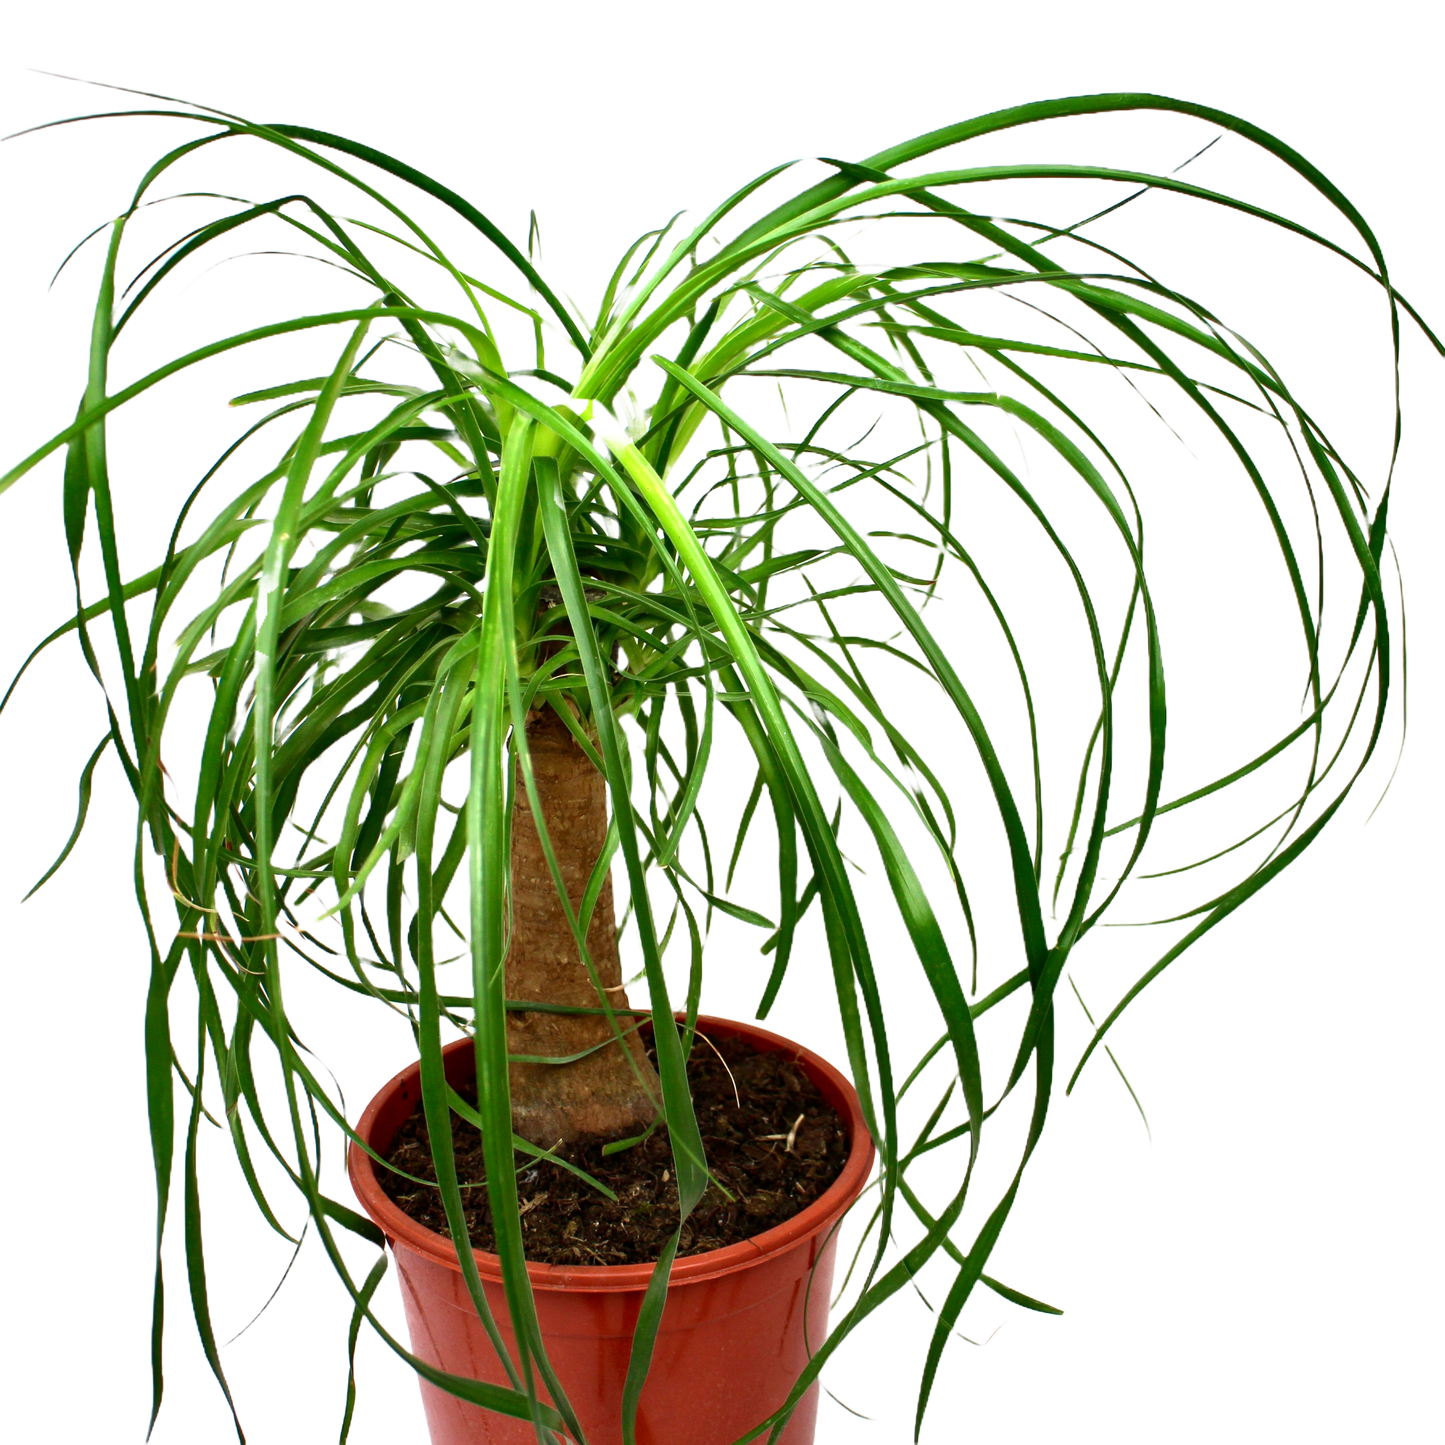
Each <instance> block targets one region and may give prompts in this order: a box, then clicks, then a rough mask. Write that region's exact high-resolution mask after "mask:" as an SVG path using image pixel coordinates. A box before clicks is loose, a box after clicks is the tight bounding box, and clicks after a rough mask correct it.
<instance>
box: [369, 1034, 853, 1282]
mask: <svg viewBox="0 0 1445 1445" xmlns="http://www.w3.org/2000/svg"><path fill="white" fill-rule="evenodd" d="M697 1022H698V1025H699V1026H700V1027H707V1028H712V1029H716V1030H717V1031H719V1032H722V1033H732V1034H734V1035H742V1036H743V1037H745V1038H747V1039H748V1040H749V1041H750V1042H752V1043H754V1044H755V1045H758V1046H760V1048H761V1051H762V1052H765V1053H782V1052H788V1053H791V1054H792V1055H793V1057H794V1058H795V1059H796V1061H797V1062H798V1063H800V1064H803V1065H804V1066H805V1067H806V1069H807V1071H808V1073H809V1074H810V1075H811V1076H812V1077H813V1079H814V1082H815V1083H819V1084H821V1085H823V1086H824V1090H825V1093H826V1094H832V1095H834V1097H833V1098H830V1099H829V1100H828V1102H829V1104H830V1105H831V1106H832V1107H833V1108H834V1109H835V1110H836V1112H837V1113H838V1114H839V1115H840V1116H841V1117H842V1119H843V1122H844V1126H845V1127H846V1128H847V1130H848V1158H847V1160H846V1161H845V1162H844V1165H843V1170H842V1172H841V1173H840V1174H839V1175H838V1177H837V1178H836V1179H835V1180H834V1181H833V1183H832V1184H830V1185H829V1186H828V1188H827V1189H826V1190H824V1191H823V1193H822V1194H820V1195H819V1196H818V1198H817V1199H815V1200H814V1201H813V1202H812V1203H811V1204H810V1205H808V1206H807V1208H805V1209H801V1210H799V1211H798V1213H797V1214H795V1215H794V1216H793V1217H792V1218H791V1219H786V1220H784V1221H783V1223H781V1224H779V1225H775V1226H774V1227H773V1228H772V1229H768V1230H764V1231H763V1232H762V1233H761V1234H755V1235H753V1236H752V1237H751V1238H749V1239H744V1240H740V1241H739V1242H738V1243H737V1244H730V1245H727V1246H726V1247H725V1248H723V1249H712V1250H706V1251H704V1252H703V1253H702V1254H689V1255H684V1256H683V1257H682V1258H681V1259H677V1260H675V1261H674V1262H673V1266H672V1273H671V1276H670V1277H669V1281H668V1283H669V1287H672V1286H673V1285H680V1284H690V1283H694V1282H697V1281H700V1280H705V1279H715V1278H717V1277H718V1276H720V1275H725V1274H732V1273H733V1272H735V1271H736V1270H740V1269H746V1268H748V1266H750V1265H753V1264H757V1263H759V1262H761V1261H762V1260H764V1259H766V1258H768V1257H770V1256H773V1255H778V1254H782V1253H784V1252H785V1251H787V1250H790V1249H794V1248H796V1247H797V1246H799V1245H801V1244H805V1243H806V1242H807V1241H808V1240H810V1239H812V1238H813V1236H814V1235H816V1234H818V1233H820V1232H821V1231H822V1230H824V1229H828V1228H831V1227H832V1226H833V1225H835V1224H836V1223H837V1222H838V1220H840V1219H841V1218H842V1216H843V1213H844V1211H845V1210H846V1209H847V1208H848V1207H849V1205H851V1204H852V1203H853V1201H854V1200H855V1199H856V1198H857V1197H858V1195H859V1194H860V1193H861V1192H862V1190H863V1186H864V1184H865V1183H866V1181H867V1179H868V1175H869V1174H870V1173H871V1172H872V1168H873V1154H874V1148H873V1139H872V1136H871V1135H870V1134H869V1132H868V1128H867V1125H866V1124H865V1123H864V1121H863V1110H862V1108H861V1107H860V1106H859V1103H858V1093H857V1090H855V1089H854V1087H853V1085H852V1084H851V1083H850V1082H849V1081H848V1079H847V1078H846V1077H844V1075H843V1074H842V1073H840V1072H839V1071H838V1070H837V1069H836V1068H834V1067H833V1065H832V1064H830V1063H829V1062H828V1061H827V1060H826V1059H824V1058H822V1057H821V1056H820V1055H818V1054H815V1053H814V1052H813V1051H812V1050H811V1049H807V1048H804V1047H803V1046H802V1045H801V1044H798V1043H794V1042H793V1040H792V1039H789V1038H785V1037H784V1036H783V1035H782V1034H775V1033H772V1032H771V1031H769V1030H768V1029H764V1028H759V1027H758V1025H757V1024H755V1023H750V1022H746V1021H742V1020H737V1019H724V1018H717V1017H715V1016H713V1015H707V1014H699V1015H698V1019H697ZM471 1042H472V1041H471V1039H470V1038H460V1039H456V1040H454V1041H453V1042H452V1043H450V1044H448V1045H447V1046H446V1048H445V1049H444V1050H443V1054H444V1055H445V1054H449V1053H452V1052H453V1051H457V1050H461V1049H464V1048H468V1047H470V1045H471ZM420 1072H421V1064H420V1061H416V1062H414V1063H411V1064H409V1065H408V1066H407V1067H406V1068H404V1069H403V1070H402V1071H401V1072H400V1073H398V1074H396V1075H395V1076H394V1077H393V1078H392V1079H391V1080H390V1081H389V1082H387V1083H386V1084H385V1085H384V1086H383V1087H382V1088H381V1089H380V1090H378V1092H377V1094H376V1097H375V1098H373V1099H372V1101H371V1103H370V1104H368V1105H367V1106H366V1111H365V1113H363V1114H362V1116H361V1118H360V1120H359V1121H358V1122H357V1125H356V1133H357V1135H358V1136H359V1137H360V1138H362V1139H365V1140H366V1141H367V1142H368V1143H370V1142H371V1135H372V1131H373V1130H374V1128H375V1127H376V1121H377V1117H378V1116H379V1115H380V1113H381V1111H382V1109H383V1108H384V1107H385V1106H386V1104H387V1103H388V1102H389V1101H390V1100H391V1098H392V1096H393V1095H394V1094H395V1093H396V1092H397V1091H398V1090H400V1089H402V1088H404V1087H406V1086H407V1085H408V1084H412V1083H414V1082H415V1081H416V1080H417V1078H418V1077H419V1075H420ZM829 1086H831V1087H829ZM347 1173H348V1174H349V1176H350V1178H351V1187H352V1189H353V1191H354V1192H355V1194H356V1197H357V1199H358V1201H359V1202H360V1204H361V1207H362V1208H363V1209H364V1210H365V1211H366V1213H367V1214H368V1215H370V1217H371V1219H372V1220H373V1221H374V1222H375V1223H376V1224H377V1225H379V1226H380V1228H381V1230H382V1232H383V1233H384V1234H385V1235H386V1237H387V1239H388V1241H389V1242H390V1243H391V1244H392V1246H393V1248H395V1246H396V1245H398V1244H404V1245H406V1246H407V1247H408V1248H410V1249H413V1250H415V1251H416V1252H417V1253H419V1254H421V1255H423V1256H425V1257H426V1258H427V1259H429V1260H431V1261H433V1262H434V1263H436V1264H440V1265H443V1266H445V1267H447V1268H449V1269H453V1270H456V1271H457V1272H458V1273H460V1272H461V1261H460V1260H459V1259H458V1258H457V1251H456V1247H455V1246H454V1245H453V1244H452V1241H451V1240H450V1239H449V1238H447V1237H446V1236H445V1235H441V1234H437V1233H436V1232H435V1231H433V1230H430V1229H427V1228H426V1226H425V1225H422V1224H418V1223H417V1222H416V1221H415V1220H414V1219H412V1218H411V1216H410V1215H408V1214H406V1213H405V1212H404V1211H403V1210H402V1209H400V1208H399V1207H398V1206H397V1205H396V1204H395V1203H393V1201H392V1200H391V1199H390V1198H389V1197H388V1196H387V1194H386V1192H385V1191H384V1190H383V1189H382V1187H381V1183H380V1181H379V1180H378V1179H377V1177H376V1167H375V1165H374V1163H373V1161H372V1158H371V1155H370V1154H368V1153H367V1152H366V1150H365V1149H363V1148H362V1147H361V1146H360V1145H358V1144H357V1143H356V1142H355V1141H353V1142H352V1143H351V1144H350V1145H349V1146H348V1149H347ZM473 1257H474V1258H475V1260H476V1263H477V1270H478V1272H479V1273H480V1274H481V1276H482V1278H483V1279H485V1280H488V1281H491V1282H499V1281H500V1280H501V1278H502V1261H501V1259H500V1258H499V1257H498V1256H497V1255H495V1254H489V1253H487V1252H486V1251H484V1250H480V1249H478V1250H474V1251H473ZM655 1268H656V1266H655V1265H654V1264H585V1265H584V1264H579V1265H559V1264H544V1263H541V1262H539V1261H529V1262H528V1264H527V1274H528V1277H529V1278H530V1280H531V1284H532V1288H533V1289H534V1290H535V1289H557V1290H592V1291H608V1292H611V1291H617V1290H643V1289H646V1288H647V1285H648V1282H649V1281H650V1280H651V1278H652V1272H653V1270H654V1269H655Z"/></svg>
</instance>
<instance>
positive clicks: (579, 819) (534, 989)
mask: <svg viewBox="0 0 1445 1445" xmlns="http://www.w3.org/2000/svg"><path fill="white" fill-rule="evenodd" d="M527 745H528V749H529V751H530V753H531V758H532V771H533V774H534V775H535V778H536V782H537V793H538V797H539V799H540V801H541V805H542V815H543V817H544V819H545V820H546V824H547V834H548V837H549V839H550V840H551V843H552V850H553V853H554V854H555V855H556V858H557V862H558V864H559V865H560V868H561V872H562V877H563V881H564V882H565V884H566V888H567V898H568V901H569V902H570V903H571V905H572V909H573V912H574V913H576V912H577V911H578V910H579V909H580V908H581V904H582V895H583V893H584V892H585V891H586V888H587V880H588V879H589V878H590V877H591V875H592V869H593V867H594V866H595V864H596V862H597V857H598V855H599V854H600V853H601V851H602V846H603V843H604V842H605V841H606V837H607V784H606V782H605V780H604V779H603V777H602V775H601V774H600V773H599V772H598V771H597V770H596V769H595V768H594V767H593V766H592V764H591V763H590V762H589V761H588V759H587V755H586V754H585V753H584V752H583V751H582V749H581V748H580V747H578V746H577V744H576V742H575V741H574V740H573V738H572V734H571V733H570V732H569V731H568V728H567V725H566V724H565V723H564V722H563V721H562V719H561V718H560V717H558V716H557V714H556V713H555V712H553V711H552V709H551V708H543V709H541V710H540V711H538V712H534V713H531V714H529V715H528V718H527ZM511 865H512V933H511V945H510V948H509V949H508V952H507V996H508V997H509V998H514V999H528V1000H536V1001H537V1002H539V1003H558V1004H570V1005H573V1006H577V1005H583V1006H587V1007H592V1008H595V1007H598V1006H599V1005H600V1004H601V1003H602V1000H601V999H600V998H599V997H598V993H597V989H596V987H594V985H593V982H592V979H591V976H590V975H589V974H588V971H587V966H586V964H584V963H583V962H582V959H581V957H580V955H579V953H578V950H577V946H576V943H575V941H574V939H573V937H572V932H571V930H570V929H569V928H568V927H567V919H566V915H565V914H564V913H563V911H562V904H561V900H560V899H559V898H558V896H557V889H556V885H555V884H554V883H553V881H552V874H551V870H550V869H549V868H548V867H547V858H546V854H545V853H543V851H542V842H541V838H540V837H539V836H538V833H537V826H536V823H535V821H534V820H533V817H532V809H531V805H530V803H529V801H528V798H527V792H526V789H525V787H524V786H523V783H522V777H521V769H520V766H519V767H518V771H517V780H516V797H515V801H514V804H513V810H512V859H511ZM587 946H588V949H589V951H590V952H591V955H592V962H593V965H594V966H595V968H596V970H597V974H598V978H599V981H600V983H601V985H602V987H603V988H604V989H605V990H606V991H607V998H608V1000H609V1001H610V1003H611V1004H612V1007H613V1008H614V1009H616V1010H617V1012H618V1015H619V1018H618V1023H619V1024H620V1025H621V1027H622V1028H624V1029H626V1028H627V1027H628V1026H629V1025H630V1024H631V1023H632V1022H633V1020H632V1019H631V1018H630V1017H629V1016H628V1015H627V1012H626V1010H627V994H626V991H625V990H624V989H623V988H622V964H621V961H620V960H619V958H618V954H617V924H616V916H615V914H614V911H613V905H612V880H611V878H610V877H609V878H607V879H605V880H604V881H603V884H602V891H601V893H600V894H599V895H598V898H597V906H596V907H595V908H594V909H593V911H592V920H591V923H590V925H589V927H588V930H587ZM507 1044H508V1048H509V1050H510V1052H511V1053H513V1054H545V1055H552V1056H558V1055H568V1054H576V1053H580V1052H582V1050H584V1049H590V1048H594V1047H595V1046H596V1045H598V1044H602V1045H603V1047H602V1048H599V1049H597V1050H596V1052H595V1053H591V1054H588V1055H587V1057H586V1058H583V1059H579V1060H578V1061H577V1062H575V1063H570V1064H518V1063H514V1064H513V1065H512V1066H511V1086H512V1127H513V1128H514V1129H515V1130H516V1131H517V1133H519V1134H520V1135H522V1137H523V1138H525V1139H530V1140H531V1141H532V1143H534V1144H539V1145H541V1146H543V1147H544V1148H549V1149H550V1148H553V1147H555V1146H556V1145H557V1144H558V1143H562V1144H571V1143H574V1142H576V1141H578V1140H581V1139H588V1138H590V1139H598V1138H603V1139H605V1138H621V1137H626V1136H627V1135H630V1134H638V1133H641V1132H642V1130H643V1129H645V1128H646V1127H647V1125H648V1124H650V1123H651V1122H652V1119H653V1117H654V1116H655V1114H656V1112H657V1108H656V1104H655V1102H654V1101H656V1100H660V1099H661V1097H662V1089H661V1085H660V1084H659V1082H658V1079H657V1075H656V1073H655V1072H654V1070H653V1068H652V1065H651V1064H650V1063H649V1062H648V1059H647V1055H646V1054H645V1053H644V1052H643V1049H642V1045H641V1043H640V1042H639V1041H638V1038H637V1035H636V1033H635V1032H634V1033H631V1034H627V1035H626V1037H625V1040H624V1042H623V1043H622V1044H619V1043H618V1042H617V1041H616V1039H615V1038H614V1037H613V1034H612V1029H611V1027H610V1026H609V1024H608V1022H607V1019H606V1017H605V1016H602V1015H597V1014H592V1015H588V1014H554V1013H541V1012H537V1011H532V1010H528V1011H514V1012H512V1013H510V1014H509V1015H508V1018H507Z"/></svg>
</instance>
